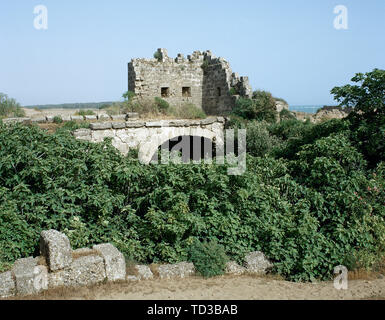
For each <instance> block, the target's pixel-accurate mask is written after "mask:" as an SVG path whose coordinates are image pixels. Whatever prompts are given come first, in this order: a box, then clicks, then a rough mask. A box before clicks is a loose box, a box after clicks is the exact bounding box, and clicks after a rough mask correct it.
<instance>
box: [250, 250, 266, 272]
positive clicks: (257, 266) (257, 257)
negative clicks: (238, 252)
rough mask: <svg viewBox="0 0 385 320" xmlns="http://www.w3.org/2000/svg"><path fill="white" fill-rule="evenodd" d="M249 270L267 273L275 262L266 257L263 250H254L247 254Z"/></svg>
mask: <svg viewBox="0 0 385 320" xmlns="http://www.w3.org/2000/svg"><path fill="white" fill-rule="evenodd" d="M245 266H246V269H247V272H251V273H257V274H265V273H266V272H267V271H268V270H269V269H271V268H272V267H273V264H272V263H271V262H270V261H269V260H268V259H267V258H266V257H265V255H264V254H263V252H261V251H254V252H251V253H249V254H248V255H246V256H245Z"/></svg>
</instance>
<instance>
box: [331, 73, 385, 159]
mask: <svg viewBox="0 0 385 320" xmlns="http://www.w3.org/2000/svg"><path fill="white" fill-rule="evenodd" d="M351 81H352V82H355V83H357V84H358V85H350V84H347V85H345V86H342V87H334V88H333V89H332V90H331V93H332V94H333V95H334V99H335V100H337V101H338V102H339V103H340V106H341V107H343V108H352V112H351V113H350V114H349V117H348V118H349V120H350V121H351V130H352V138H353V140H354V141H355V143H356V144H357V146H358V147H359V148H360V149H361V151H362V152H363V153H364V155H365V156H366V158H367V159H368V160H369V163H370V164H371V165H376V164H377V163H378V162H379V161H382V160H385V70H381V69H374V70H373V71H371V72H367V73H365V74H363V73H357V74H356V75H355V76H354V77H353V78H352V79H351Z"/></svg>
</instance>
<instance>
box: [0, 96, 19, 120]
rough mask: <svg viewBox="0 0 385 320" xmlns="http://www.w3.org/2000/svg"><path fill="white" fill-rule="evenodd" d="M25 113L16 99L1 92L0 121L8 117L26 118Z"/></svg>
mask: <svg viewBox="0 0 385 320" xmlns="http://www.w3.org/2000/svg"><path fill="white" fill-rule="evenodd" d="M24 116H25V112H24V110H23V109H22V108H21V106H20V104H19V103H17V102H16V100H15V99H12V98H9V97H8V96H7V95H6V94H4V93H1V92H0V119H1V118H7V117H24Z"/></svg>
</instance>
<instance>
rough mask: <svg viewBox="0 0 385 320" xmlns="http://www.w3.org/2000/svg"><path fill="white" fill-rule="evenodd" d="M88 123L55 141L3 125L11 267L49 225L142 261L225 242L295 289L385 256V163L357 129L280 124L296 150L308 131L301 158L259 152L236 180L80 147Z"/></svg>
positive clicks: (2, 241)
mask: <svg viewBox="0 0 385 320" xmlns="http://www.w3.org/2000/svg"><path fill="white" fill-rule="evenodd" d="M282 124H283V123H281V124H279V125H282ZM78 125H81V124H76V123H72V124H71V123H65V124H64V125H63V126H62V128H60V129H59V130H57V132H56V133H54V134H48V133H46V132H45V131H43V130H42V129H39V128H38V127H37V126H25V125H20V124H15V125H4V124H1V123H0V267H1V266H2V268H3V270H4V269H5V268H7V266H9V264H10V263H12V262H13V261H15V260H16V259H18V258H22V257H26V256H31V255H33V254H37V253H38V250H39V248H38V246H39V234H40V232H41V231H42V230H45V229H57V230H59V231H62V232H65V233H66V234H68V236H69V238H70V241H71V244H72V245H73V247H74V248H75V249H76V248H79V247H86V246H90V245H92V244H97V243H103V242H111V243H113V244H114V245H115V246H117V248H118V249H119V250H120V251H121V252H122V253H123V254H124V255H125V256H127V257H131V258H132V259H134V260H136V261H138V262H140V263H158V262H165V263H176V262H181V261H186V259H188V258H189V254H190V250H191V245H192V244H193V243H194V240H195V239H209V240H210V241H211V240H215V241H217V243H218V244H219V245H221V246H223V248H224V251H225V253H226V255H227V256H228V257H229V258H231V260H235V261H238V262H241V261H242V259H243V257H244V255H245V253H248V252H251V251H256V250H260V251H262V252H264V253H265V255H266V256H267V257H268V258H269V259H270V260H271V261H272V262H273V263H274V270H273V271H274V272H276V273H278V274H280V275H282V276H284V277H285V278H286V279H288V280H294V281H309V280H313V279H331V278H332V276H333V269H334V267H335V266H336V265H339V264H344V263H345V262H346V261H347V257H348V256H349V255H351V254H352V253H354V252H364V253H365V254H361V256H360V257H361V260H364V261H367V262H365V263H366V265H369V266H370V265H372V264H373V263H372V258H371V257H373V256H374V255H375V254H380V253H381V252H384V251H385V230H384V228H385V221H384V219H385V210H384V205H383V204H384V203H385V163H383V162H382V163H379V164H378V165H377V166H376V167H375V168H374V169H370V170H367V168H366V162H365V161H364V159H363V156H362V154H361V153H360V152H359V149H357V148H356V147H355V146H354V144H353V143H352V142H351V141H350V133H349V130H346V126H347V128H349V126H348V122H346V121H341V120H338V121H327V122H325V123H322V124H320V125H312V126H309V127H306V126H304V127H299V128H297V129H295V130H293V131H290V130H286V129H287V128H286V129H282V127H276V128H281V129H282V130H281V129H279V130H278V129H277V132H278V133H277V138H278V137H279V135H280V134H282V137H283V136H284V135H287V136H288V139H287V140H286V142H289V141H290V136H295V135H297V134H298V132H299V131H301V130H303V137H302V138H301V137H298V139H297V140H298V141H299V142H298V144H295V145H291V146H290V148H291V149H288V150H294V149H295V150H296V152H294V153H293V155H291V156H290V159H289V158H284V157H282V158H277V159H274V158H273V157H271V156H270V152H268V153H267V154H265V156H264V157H254V156H251V155H250V154H248V155H247V170H246V172H245V173H244V174H243V175H242V176H229V175H228V174H227V169H228V168H229V167H230V165H229V164H225V165H216V164H210V165H209V164H191V165H186V166H183V165H173V164H168V165H142V164H140V163H139V162H138V161H137V160H135V159H134V157H132V156H130V157H124V156H122V155H121V154H120V153H119V152H118V151H117V150H116V149H115V148H114V147H113V146H112V144H111V139H105V141H104V142H101V143H90V142H87V141H81V140H76V139H75V138H74V137H73V136H72V135H71V133H70V132H69V127H76V126H78ZM280 130H281V131H280ZM282 140H283V139H282ZM37 141H38V142H39V143H36V142H37ZM288 145H289V144H288ZM217 251H218V250H217ZM218 252H219V251H218ZM357 257H359V256H358V255H357ZM362 257H363V258H362ZM206 261H207V260H206Z"/></svg>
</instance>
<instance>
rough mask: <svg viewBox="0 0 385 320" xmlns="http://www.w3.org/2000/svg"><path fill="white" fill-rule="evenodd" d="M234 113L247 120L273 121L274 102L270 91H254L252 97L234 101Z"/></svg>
mask: <svg viewBox="0 0 385 320" xmlns="http://www.w3.org/2000/svg"><path fill="white" fill-rule="evenodd" d="M233 113H234V114H236V115H238V116H240V117H242V118H244V119H248V120H258V121H262V120H265V121H267V122H275V121H276V119H277V111H276V103H275V100H274V98H273V96H272V95H271V93H270V92H267V91H261V90H258V91H254V93H253V98H252V99H247V98H239V99H238V100H237V101H236V103H235V108H234V111H233Z"/></svg>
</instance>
